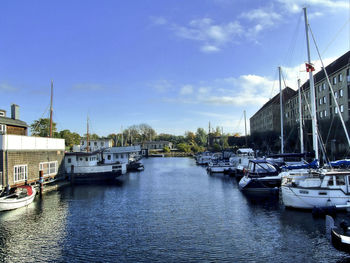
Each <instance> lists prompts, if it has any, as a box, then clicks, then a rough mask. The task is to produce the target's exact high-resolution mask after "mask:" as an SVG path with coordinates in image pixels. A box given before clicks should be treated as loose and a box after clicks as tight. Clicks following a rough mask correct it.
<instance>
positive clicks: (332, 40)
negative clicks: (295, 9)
mask: <svg viewBox="0 0 350 263" xmlns="http://www.w3.org/2000/svg"><path fill="white" fill-rule="evenodd" d="M349 3H350V1H349ZM349 22H350V18H349V19H348V20H347V21H346V22H345V23H344V25H343V26H342V27H341V28H340V29H339V30H338V31H337V33H336V34H335V36H334V37H333V38H332V39H331V41H330V42H329V43H328V45H327V46H326V48H325V49H324V50H323V52H322V55H324V54H325V53H326V51H327V49H328V48H329V47H330V46H331V45H332V44H333V42H334V41H335V40H336V39H337V38H338V36H339V35H340V33H341V31H343V29H344V28H345V27H346V26H347V24H349ZM309 27H310V25H309Z"/></svg>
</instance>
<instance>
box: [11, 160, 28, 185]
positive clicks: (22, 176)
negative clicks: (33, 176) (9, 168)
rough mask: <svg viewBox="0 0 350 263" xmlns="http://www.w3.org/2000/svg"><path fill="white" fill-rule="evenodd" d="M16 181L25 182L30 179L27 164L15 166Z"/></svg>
mask: <svg viewBox="0 0 350 263" xmlns="http://www.w3.org/2000/svg"><path fill="white" fill-rule="evenodd" d="M13 175H14V177H13V178H14V182H15V183H17V182H24V181H25V180H27V179H28V168H27V165H26V164H23V165H15V166H14V167H13Z"/></svg>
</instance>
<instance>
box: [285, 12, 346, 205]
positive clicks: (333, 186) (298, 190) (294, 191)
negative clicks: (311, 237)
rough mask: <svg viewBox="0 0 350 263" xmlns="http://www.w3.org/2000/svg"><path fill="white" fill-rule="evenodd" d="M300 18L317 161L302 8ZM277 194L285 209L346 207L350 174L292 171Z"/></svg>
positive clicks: (310, 72)
mask: <svg viewBox="0 0 350 263" xmlns="http://www.w3.org/2000/svg"><path fill="white" fill-rule="evenodd" d="M304 17H305V30H306V42H307V53H308V63H307V64H306V66H307V71H308V72H309V83H310V95H311V116H312V135H313V136H312V137H313V147H314V152H315V159H316V161H317V160H318V134H317V118H316V105H315V87H314V80H313V75H312V71H313V70H312V69H313V68H312V67H311V68H310V65H312V64H311V58H310V48H309V36H308V31H309V28H308V21H307V14H306V8H304ZM310 69H311V70H310ZM281 191H282V200H283V203H284V205H285V207H292V208H299V209H322V208H335V209H344V208H348V207H350V171H349V170H348V169H339V170H335V169H333V168H323V169H302V170H301V171H299V172H295V174H294V175H292V176H291V175H289V176H287V177H286V178H284V179H283V180H282V185H281Z"/></svg>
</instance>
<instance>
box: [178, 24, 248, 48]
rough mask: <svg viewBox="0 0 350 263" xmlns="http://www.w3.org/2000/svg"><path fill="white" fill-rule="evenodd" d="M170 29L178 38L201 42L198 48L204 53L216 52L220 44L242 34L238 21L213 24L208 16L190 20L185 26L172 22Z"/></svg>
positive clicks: (231, 40)
mask: <svg viewBox="0 0 350 263" xmlns="http://www.w3.org/2000/svg"><path fill="white" fill-rule="evenodd" d="M172 30H173V31H174V32H175V34H176V35H177V36H178V37H180V38H184V39H190V40H194V41H198V42H202V43H203V44H202V45H201V47H200V50H201V51H202V52H205V53H212V52H218V51H220V48H221V47H222V46H224V45H226V44H227V43H229V42H233V41H234V40H235V39H236V38H239V37H241V35H242V34H243V27H242V26H241V25H240V23H239V22H238V21H235V22H229V23H224V24H215V23H214V21H213V20H212V19H210V18H202V19H197V20H192V21H190V22H189V23H188V25H187V26H178V25H176V24H174V25H173V27H172Z"/></svg>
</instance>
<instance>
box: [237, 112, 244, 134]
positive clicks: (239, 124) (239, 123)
mask: <svg viewBox="0 0 350 263" xmlns="http://www.w3.org/2000/svg"><path fill="white" fill-rule="evenodd" d="M243 115H244V112H243V113H242V115H241V118H240V119H239V122H238V125H237V127H236V131H237V130H238V129H239V126H241V121H242V118H243Z"/></svg>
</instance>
